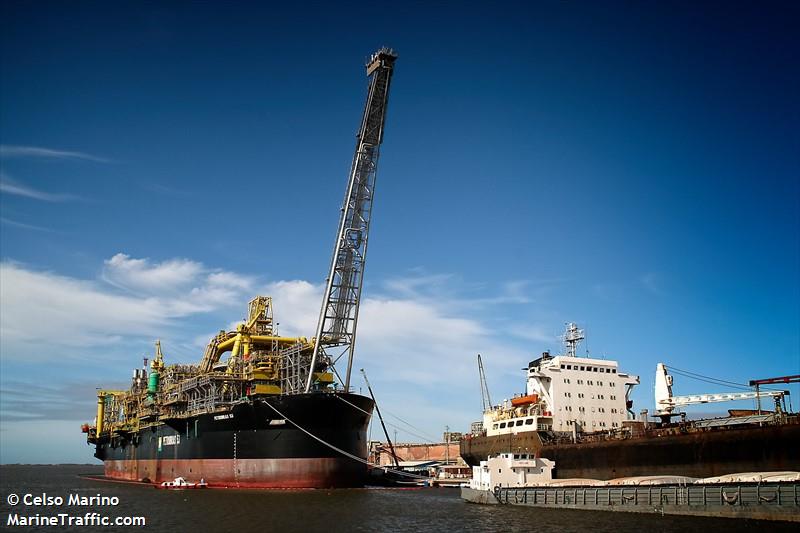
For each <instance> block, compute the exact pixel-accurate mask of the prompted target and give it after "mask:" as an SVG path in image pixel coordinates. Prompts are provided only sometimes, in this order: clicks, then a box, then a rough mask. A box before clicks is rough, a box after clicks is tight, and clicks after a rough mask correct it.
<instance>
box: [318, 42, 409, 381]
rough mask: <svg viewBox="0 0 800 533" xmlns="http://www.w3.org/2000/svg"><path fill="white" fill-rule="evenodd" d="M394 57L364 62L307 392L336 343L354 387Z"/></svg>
mask: <svg viewBox="0 0 800 533" xmlns="http://www.w3.org/2000/svg"><path fill="white" fill-rule="evenodd" d="M395 59H397V55H396V54H395V53H394V52H393V51H392V50H390V49H388V48H382V49H380V50H378V51H377V52H375V53H374V54H373V55H372V57H370V59H369V61H368V62H367V65H366V68H367V76H369V92H368V94H367V103H366V105H365V106H364V115H363V118H362V120H361V127H360V128H359V131H358V136H357V142H356V150H355V155H354V157H353V165H352V167H351V169H350V179H349V181H348V185H347V191H346V193H345V197H344V203H343V204H342V214H341V218H340V220H339V232H338V234H337V236H336V244H335V245H334V249H333V258H332V260H331V267H330V270H329V272H328V278H327V280H326V281H327V286H326V289H325V295H324V299H323V301H322V308H321V310H320V314H319V321H318V323H317V331H316V342H315V343H314V353H313V355H312V358H311V365H310V368H309V372H308V380H307V382H306V388H305V390H306V392H308V391H309V390H310V389H311V384H312V382H313V381H314V372H315V371H319V370H320V369H321V368H323V367H328V366H330V365H331V364H332V363H333V362H335V361H333V362H332V361H331V360H330V357H329V356H328V355H327V354H326V353H325V348H335V347H338V348H342V352H341V354H340V355H339V357H341V355H344V354H345V353H347V373H346V376H345V382H344V387H345V390H349V388H350V371H351V369H352V366H353V350H354V348H355V340H356V325H357V323H358V307H359V304H360V302H361V286H362V281H363V279H364V264H365V260H366V256H367V236H368V234H369V224H370V218H371V216H372V201H373V195H374V193H375V178H376V176H377V170H378V155H379V152H380V145H381V142H382V141H383V127H384V122H385V119H386V106H387V104H388V102H389V84H390V82H391V79H392V70H393V69H394V62H395ZM339 357H337V360H338V358H339Z"/></svg>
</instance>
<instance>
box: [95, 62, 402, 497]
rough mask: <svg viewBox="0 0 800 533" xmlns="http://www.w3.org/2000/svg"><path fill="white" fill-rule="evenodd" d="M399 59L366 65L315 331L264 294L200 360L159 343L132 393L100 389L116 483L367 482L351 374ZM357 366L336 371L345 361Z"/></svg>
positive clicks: (361, 418)
mask: <svg viewBox="0 0 800 533" xmlns="http://www.w3.org/2000/svg"><path fill="white" fill-rule="evenodd" d="M396 58H397V55H396V54H395V53H394V52H393V51H392V50H390V49H387V48H382V49H380V50H379V51H377V52H376V53H374V54H373V55H372V56H370V58H369V59H368V61H367V63H366V71H367V77H368V80H369V83H368V94H367V101H366V105H365V108H364V112H363V115H362V120H361V124H360V128H359V131H358V135H357V142H356V149H355V155H354V156H353V160H352V166H351V170H350V174H349V179H348V183H347V187H346V193H345V197H344V203H343V205H342V208H341V215H340V220H339V226H338V233H337V238H336V240H335V244H334V250H333V256H332V259H331V264H330V269H329V270H328V277H327V280H326V290H325V293H324V295H323V301H322V306H321V309H320V315H319V320H318V323H317V328H316V334H315V335H314V336H313V337H310V338H305V337H284V336H280V335H279V334H278V332H277V323H275V322H274V320H273V303H272V298H270V297H268V296H257V297H255V298H253V300H252V301H251V302H250V304H249V308H248V313H247V318H246V319H245V321H244V322H242V323H241V324H239V325H238V326H237V327H236V329H235V330H234V331H224V330H223V331H220V332H219V334H217V335H216V336H214V338H212V339H211V341H210V342H209V344H208V346H207V348H206V351H205V353H204V355H203V356H202V359H201V361H200V363H199V364H171V365H167V364H166V362H165V360H164V354H163V353H162V350H161V345H160V342H157V343H156V350H155V355H154V357H153V358H152V361H151V362H150V365H149V366H148V364H147V363H148V361H147V359H145V362H144V365H143V368H136V369H134V371H133V377H132V382H131V386H130V388H129V389H128V390H124V391H118V390H100V391H98V394H97V417H96V419H95V421H94V423H93V424H84V425H83V426H82V431H83V432H84V433H86V434H87V442H88V443H89V444H91V445H93V446H94V447H95V454H94V455H95V457H97V458H98V459H100V460H101V461H103V463H104V465H105V475H106V476H107V477H109V478H115V479H122V480H129V481H144V482H151V483H156V484H158V483H162V482H165V481H171V480H173V479H175V478H178V477H181V478H184V479H186V480H188V481H190V482H202V483H204V484H207V485H208V486H210V487H264V488H327V487H352V486H359V485H362V484H363V483H364V482H365V481H366V480H367V476H368V461H367V454H368V446H367V428H368V425H369V421H370V417H371V415H372V410H373V407H374V401H373V400H372V399H371V398H369V397H366V396H362V395H360V394H355V393H353V392H351V387H350V375H351V370H352V365H353V355H354V348H355V338H356V324H357V320H358V309H359V304H360V301H361V287H362V281H363V275H364V266H365V260H366V251H367V236H368V232H369V224H370V219H371V213H372V200H373V191H374V187H375V180H376V176H377V164H378V155H379V148H380V145H381V143H382V141H383V131H384V122H385V117H386V108H387V105H388V96H389V85H390V81H391V77H392V72H393V69H394V62H395V59H396ZM337 361H343V362H344V363H345V365H346V366H344V368H341V366H342V364H341V363H340V368H339V370H343V371H342V372H341V373H340V371H339V370H337V367H336V362H337Z"/></svg>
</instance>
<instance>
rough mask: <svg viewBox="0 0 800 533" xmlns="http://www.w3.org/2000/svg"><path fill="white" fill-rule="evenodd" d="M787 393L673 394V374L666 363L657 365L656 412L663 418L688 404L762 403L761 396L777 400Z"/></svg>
mask: <svg viewBox="0 0 800 533" xmlns="http://www.w3.org/2000/svg"><path fill="white" fill-rule="evenodd" d="M751 383H752V382H751ZM781 383H782V382H781ZM786 394H788V391H756V392H722V393H715V394H692V395H688V396H673V395H672V376H671V375H670V374H669V373H668V372H667V367H666V365H664V363H658V364H657V365H656V384H655V399H656V412H655V414H656V416H660V417H662V418H667V419H668V418H669V417H670V416H674V414H673V411H674V410H675V409H676V408H678V407H685V406H687V405H698V404H703V403H714V402H732V401H736V400H758V401H759V405H760V401H761V398H773V399H775V400H776V402H777V401H778V400H780V399H781V398H783V397H784V396H785V395H786Z"/></svg>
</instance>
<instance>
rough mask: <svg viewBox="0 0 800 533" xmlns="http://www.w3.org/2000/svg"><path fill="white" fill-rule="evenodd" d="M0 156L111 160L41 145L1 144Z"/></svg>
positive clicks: (101, 161)
mask: <svg viewBox="0 0 800 533" xmlns="http://www.w3.org/2000/svg"><path fill="white" fill-rule="evenodd" d="M0 157H2V158H12V157H39V158H49V159H83V160H86V161H95V162H97V163H109V162H111V160H110V159H106V158H104V157H98V156H96V155H92V154H87V153H85V152H73V151H68V150H54V149H52V148H42V147H39V146H16V145H10V144H3V145H0Z"/></svg>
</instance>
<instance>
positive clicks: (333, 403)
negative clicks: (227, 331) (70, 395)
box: [95, 393, 373, 488]
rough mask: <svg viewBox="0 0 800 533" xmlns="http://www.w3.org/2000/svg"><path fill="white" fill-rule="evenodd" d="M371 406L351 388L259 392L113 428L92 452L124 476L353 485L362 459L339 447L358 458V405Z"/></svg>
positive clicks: (362, 430)
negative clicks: (226, 404)
mask: <svg viewBox="0 0 800 533" xmlns="http://www.w3.org/2000/svg"><path fill="white" fill-rule="evenodd" d="M347 402H349V403H347ZM350 404H353V405H355V406H357V407H358V408H356V407H353V405H350ZM372 408H373V402H372V400H371V399H369V398H367V397H364V396H360V395H356V394H343V393H335V394H330V393H324V394H323V393H319V394H300V395H293V396H274V397H265V398H263V399H261V400H254V401H252V402H246V403H242V404H239V405H237V406H235V408H234V409H233V410H231V411H229V412H215V413H209V414H203V415H199V416H193V417H188V418H177V419H172V420H166V421H162V422H161V423H158V424H155V425H152V426H149V427H146V428H144V429H142V430H140V431H139V432H136V433H132V434H127V435H114V436H112V437H111V438H110V439H108V438H106V439H104V440H103V441H101V442H98V443H97V445H96V451H95V456H96V457H97V458H98V459H101V460H102V461H103V462H104V464H105V474H106V476H107V477H109V478H114V479H123V480H130V481H150V482H154V483H160V482H162V481H169V480H172V479H174V478H176V477H178V476H180V477H184V478H186V479H189V480H192V481H199V480H200V479H203V480H205V481H206V482H207V483H208V484H209V485H211V486H225V487H265V488H277V487H280V488H326V487H352V486H359V485H363V483H364V481H365V479H366V476H367V466H366V465H365V464H364V463H363V462H361V461H359V460H357V459H353V458H352V457H348V456H347V455H345V454H349V455H351V456H354V457H357V458H359V459H360V460H362V461H365V460H366V458H367V426H368V424H369V416H367V415H366V414H365V413H364V412H362V411H361V410H363V411H366V412H368V413H371V412H372ZM279 413H280V414H279ZM334 448H336V449H334ZM337 449H338V450H337ZM339 450H341V451H339ZM342 452H344V453H342Z"/></svg>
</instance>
